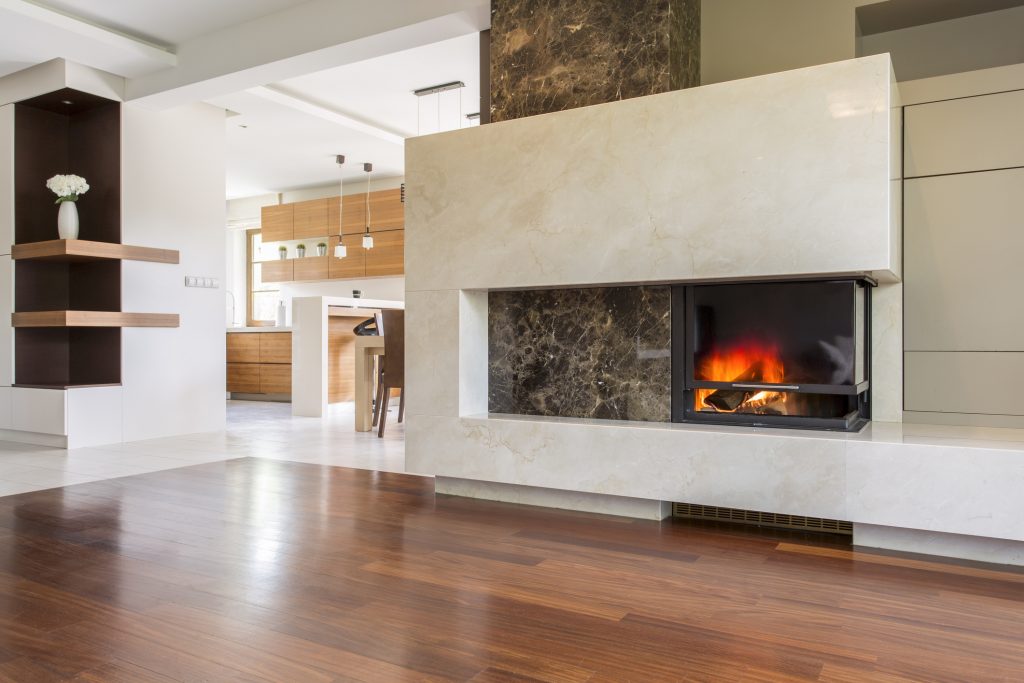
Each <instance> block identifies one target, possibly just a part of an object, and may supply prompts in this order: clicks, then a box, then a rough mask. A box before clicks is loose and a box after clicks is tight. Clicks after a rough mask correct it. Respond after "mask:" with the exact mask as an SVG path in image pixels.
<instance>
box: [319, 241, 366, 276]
mask: <svg viewBox="0 0 1024 683" xmlns="http://www.w3.org/2000/svg"><path fill="white" fill-rule="evenodd" d="M338 239H339V238H338V237H332V238H331V242H330V246H329V247H328V252H327V253H328V259H327V272H328V276H329V277H330V278H331V279H343V278H359V277H366V250H365V249H363V247H362V244H361V243H362V239H363V238H362V237H361V236H359V235H343V236H342V237H341V238H340V239H341V240H342V242H343V243H344V244H345V247H346V248H347V249H348V255H347V256H346V257H345V258H340V259H339V258H334V246H335V245H336V244H337V243H338Z"/></svg>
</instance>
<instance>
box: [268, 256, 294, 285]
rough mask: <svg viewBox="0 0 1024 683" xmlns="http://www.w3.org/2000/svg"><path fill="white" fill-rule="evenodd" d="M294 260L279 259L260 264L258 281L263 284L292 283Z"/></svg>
mask: <svg viewBox="0 0 1024 683" xmlns="http://www.w3.org/2000/svg"><path fill="white" fill-rule="evenodd" d="M294 264H295V260H294V259H280V260H277V261H262V262H261V263H260V279H261V280H263V281H264V282H292V281H293V280H295V265H294Z"/></svg>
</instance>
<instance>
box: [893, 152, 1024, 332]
mask: <svg viewBox="0 0 1024 683" xmlns="http://www.w3.org/2000/svg"><path fill="white" fill-rule="evenodd" d="M904 194H905V197H904V217H905V224H904V231H905V237H906V253H905V254H904V274H905V284H904V290H903V291H904V296H905V320H906V331H905V333H906V349H907V350H908V351H1024V306H1022V305H1021V303H1020V297H1021V292H1024V268H1021V266H1020V260H1021V255H1022V254H1024V218H1022V217H1024V169H1013V170H1004V171H987V172H981V173H966V174H958V175H949V176H936V177H931V178H918V179H914V180H907V181H906V182H905V183H904Z"/></svg>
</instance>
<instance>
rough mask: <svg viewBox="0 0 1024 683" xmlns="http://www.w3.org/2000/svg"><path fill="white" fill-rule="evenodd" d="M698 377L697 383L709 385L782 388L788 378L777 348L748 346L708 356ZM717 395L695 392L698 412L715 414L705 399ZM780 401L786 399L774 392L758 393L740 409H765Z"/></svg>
mask: <svg viewBox="0 0 1024 683" xmlns="http://www.w3.org/2000/svg"><path fill="white" fill-rule="evenodd" d="M696 374H697V377H696V379H698V380H705V381H708V382H746V383H755V384H761V383H764V384H781V383H782V382H783V381H784V378H785V369H784V368H783V366H782V359H781V358H780V357H779V352H778V350H777V349H776V348H774V347H768V346H762V345H759V344H756V343H749V344H744V345H742V346H735V347H732V348H730V349H727V350H723V351H715V352H713V353H710V354H707V355H705V356H704V357H703V358H702V359H701V363H700V366H699V367H698V368H697V373H696ZM715 391H717V390H716V389H697V390H696V405H697V409H698V410H700V409H702V408H711V409H713V410H716V408H714V406H710V405H708V404H705V403H704V399H706V398H707V397H708V396H710V395H711V394H713V393H715ZM780 397H782V398H784V395H780V394H779V393H778V392H775V391H758V392H756V393H752V394H750V395H749V396H747V397H746V399H745V400H744V401H743V403H742V405H741V406H740V408H747V409H750V408H758V407H763V406H765V405H768V404H769V403H772V402H773V401H777V400H779V398H780ZM737 409H739V408H737Z"/></svg>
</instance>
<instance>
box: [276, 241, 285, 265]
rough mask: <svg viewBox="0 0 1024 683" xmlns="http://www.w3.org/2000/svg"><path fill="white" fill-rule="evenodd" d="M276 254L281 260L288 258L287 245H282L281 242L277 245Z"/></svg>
mask: <svg viewBox="0 0 1024 683" xmlns="http://www.w3.org/2000/svg"><path fill="white" fill-rule="evenodd" d="M277 256H278V258H280V259H281V260H282V261H284V260H285V259H286V258H288V247H286V246H284V245H283V244H282V245H281V246H279V247H278V248H277Z"/></svg>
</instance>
